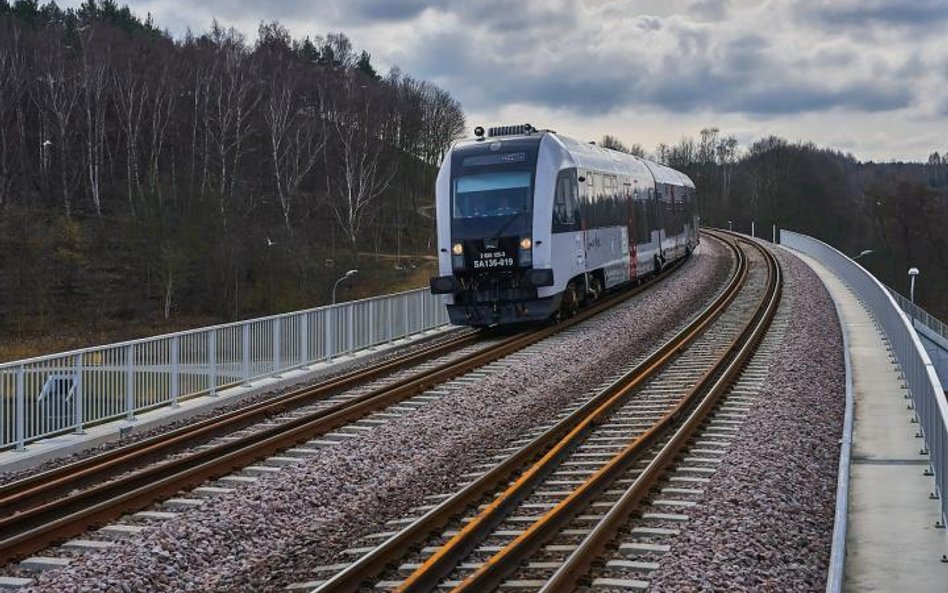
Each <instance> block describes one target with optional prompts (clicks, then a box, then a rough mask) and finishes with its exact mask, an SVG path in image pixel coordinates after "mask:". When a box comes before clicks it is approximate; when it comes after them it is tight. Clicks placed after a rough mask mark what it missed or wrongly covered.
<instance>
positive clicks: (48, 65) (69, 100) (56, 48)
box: [40, 37, 79, 218]
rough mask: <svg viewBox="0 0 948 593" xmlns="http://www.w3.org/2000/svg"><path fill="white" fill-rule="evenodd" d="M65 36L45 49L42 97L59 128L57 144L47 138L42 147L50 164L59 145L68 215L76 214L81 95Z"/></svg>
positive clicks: (59, 160) (59, 158)
mask: <svg viewBox="0 0 948 593" xmlns="http://www.w3.org/2000/svg"><path fill="white" fill-rule="evenodd" d="M63 43H64V42H63V40H62V39H61V38H58V37H52V38H48V39H47V40H46V43H45V44H44V47H43V49H42V51H43V58H42V62H43V71H42V74H41V77H42V80H43V84H42V89H43V91H42V95H41V96H42V99H43V103H44V107H45V109H46V110H47V111H48V112H49V114H50V116H51V118H50V119H51V120H52V126H53V128H54V129H55V132H56V140H57V142H56V143H55V145H54V144H53V143H52V142H50V141H49V139H48V138H47V139H45V140H43V142H42V146H41V148H40V151H41V154H42V158H43V160H44V162H45V164H46V168H48V165H49V154H50V152H51V151H52V149H55V154H56V156H57V161H58V162H59V184H60V191H61V195H62V204H63V209H64V212H65V214H66V218H71V217H72V198H71V191H70V188H71V183H70V181H71V179H70V173H71V171H70V162H71V159H70V156H71V155H70V154H69V150H70V145H71V142H70V133H71V131H72V130H71V125H72V118H73V114H74V112H75V108H76V102H77V100H78V98H79V85H78V84H77V80H76V75H75V74H74V73H72V72H71V71H70V69H69V65H68V64H67V56H66V53H65V51H64V50H65V48H64V47H63Z"/></svg>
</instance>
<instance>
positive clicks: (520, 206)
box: [454, 171, 532, 218]
mask: <svg viewBox="0 0 948 593" xmlns="http://www.w3.org/2000/svg"><path fill="white" fill-rule="evenodd" d="M531 195H532V187H531V174H530V172H529V171H498V172H492V173H476V174H473V175H463V176H461V177H457V178H456V179H455V180H454V218H488V217H494V216H511V215H513V214H517V213H520V212H527V211H529V210H530V202H531V199H530V196H531Z"/></svg>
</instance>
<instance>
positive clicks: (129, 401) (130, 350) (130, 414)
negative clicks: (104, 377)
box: [125, 344, 135, 422]
mask: <svg viewBox="0 0 948 593" xmlns="http://www.w3.org/2000/svg"><path fill="white" fill-rule="evenodd" d="M134 348H135V345H134V344H129V345H128V346H126V347H125V419H126V420H128V421H129V422H135V351H134Z"/></svg>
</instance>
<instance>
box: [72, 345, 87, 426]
mask: <svg viewBox="0 0 948 593" xmlns="http://www.w3.org/2000/svg"><path fill="white" fill-rule="evenodd" d="M82 356H83V355H82V354H77V355H76V385H75V389H76V393H75V395H74V397H75V402H74V405H73V409H74V410H75V411H76V417H75V419H74V421H75V423H76V434H84V433H85V430H83V426H82V424H83V410H82V404H83V401H82V400H83V399H85V395H84V394H83V393H82V391H83V389H82Z"/></svg>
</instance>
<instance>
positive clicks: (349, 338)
mask: <svg viewBox="0 0 948 593" xmlns="http://www.w3.org/2000/svg"><path fill="white" fill-rule="evenodd" d="M347 306H348V307H349V309H348V310H347V311H346V326H347V327H346V346H347V354H352V351H353V350H355V304H354V303H349V304H348V305H347Z"/></svg>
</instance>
